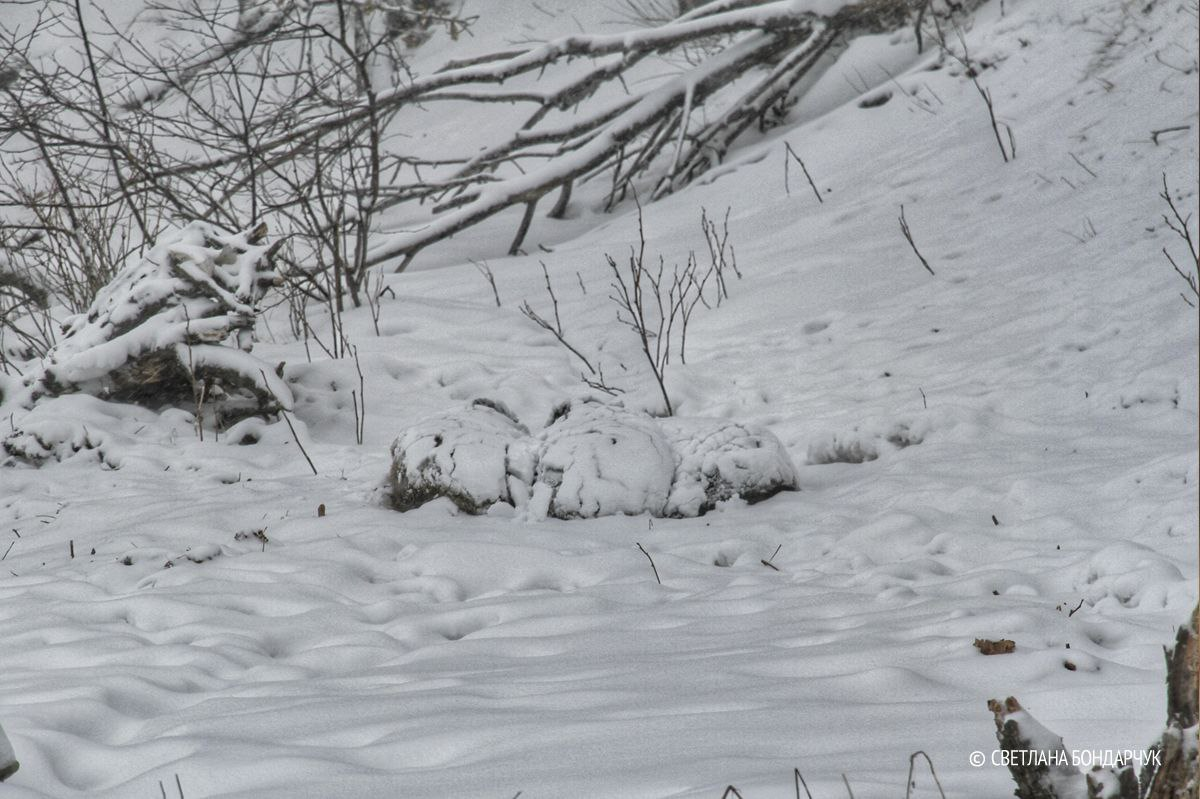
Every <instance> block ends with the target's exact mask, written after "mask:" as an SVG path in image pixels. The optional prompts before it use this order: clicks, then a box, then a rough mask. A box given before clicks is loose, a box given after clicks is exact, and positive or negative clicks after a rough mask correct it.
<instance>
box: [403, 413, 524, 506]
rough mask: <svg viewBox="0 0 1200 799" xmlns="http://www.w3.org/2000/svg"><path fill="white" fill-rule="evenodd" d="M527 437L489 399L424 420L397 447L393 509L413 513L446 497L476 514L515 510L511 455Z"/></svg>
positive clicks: (522, 430) (512, 416)
mask: <svg viewBox="0 0 1200 799" xmlns="http://www.w3.org/2000/svg"><path fill="white" fill-rule="evenodd" d="M528 435H529V430H528V429H527V428H526V427H525V426H524V425H522V424H521V423H520V422H518V421H517V418H516V416H514V415H513V413H512V412H511V411H509V410H508V409H507V408H506V407H504V405H502V404H501V403H498V402H493V401H491V400H484V399H478V400H475V401H474V402H472V403H471V404H470V405H469V406H467V408H466V409H463V410H456V411H447V412H445V413H440V414H435V415H434V416H430V417H428V418H426V419H423V420H421V421H420V422H418V423H417V424H415V425H413V426H412V427H410V428H408V429H407V430H405V431H404V432H403V433H402V434H401V435H400V437H399V438H397V439H396V440H395V442H394V443H393V444H392V469H391V472H390V473H389V475H388V488H389V489H390V494H391V504H392V507H394V508H396V509H397V510H411V509H412V508H416V507H418V506H420V505H424V504H425V503H426V502H429V501H430V500H432V499H435V498H437V497H447V498H448V499H450V500H451V501H452V502H453V503H454V504H455V505H457V506H458V507H459V508H460V509H462V510H464V511H466V512H467V513H473V514H477V513H482V512H484V511H485V510H487V509H488V508H489V507H491V506H492V505H494V504H496V503H497V502H508V503H510V504H511V495H510V491H509V485H508V484H509V467H508V460H509V458H508V451H509V448H510V447H512V446H513V445H514V444H516V443H517V442H518V441H519V440H520V439H521V438H522V437H525V436H528Z"/></svg>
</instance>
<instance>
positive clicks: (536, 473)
mask: <svg viewBox="0 0 1200 799" xmlns="http://www.w3.org/2000/svg"><path fill="white" fill-rule="evenodd" d="M795 488H796V470H795V467H794V466H793V465H792V461H791V459H790V458H789V457H788V454H787V451H786V450H785V449H784V447H783V444H781V443H780V441H779V439H777V438H775V436H774V435H772V434H771V432H770V431H768V430H766V429H763V428H759V427H754V426H750V425H744V424H738V423H735V422H730V421H727V420H722V419H696V418H678V417H675V418H669V419H657V418H654V417H652V416H649V415H647V414H643V413H633V412H631V411H628V410H625V409H623V408H621V407H618V406H613V405H604V404H601V403H599V402H592V401H587V402H579V403H573V404H566V405H563V406H561V407H560V408H559V409H557V410H556V411H555V413H554V415H553V417H552V419H551V420H550V423H549V424H548V425H547V426H546V427H545V428H544V429H542V430H541V431H539V432H538V433H536V434H530V432H529V431H528V429H526V428H525V426H524V425H522V424H521V423H520V422H519V421H517V419H516V417H515V416H513V415H512V413H511V412H510V411H508V410H507V409H506V408H505V407H504V406H503V405H501V404H499V403H496V402H493V401H491V400H475V402H473V403H472V404H471V405H469V406H468V407H466V408H465V409H460V410H453V411H447V412H445V413H440V414H436V415H434V416H431V417H429V418H427V419H423V420H421V421H420V422H418V423H417V424H415V425H413V426H412V427H410V428H409V429H407V430H405V431H404V432H403V433H401V435H400V436H399V437H398V438H397V439H396V441H395V443H393V444H392V468H391V471H390V473H389V475H388V478H387V490H388V493H389V495H390V497H389V499H390V504H391V505H392V507H394V508H396V509H398V510H409V509H412V508H415V507H417V506H419V505H422V504H424V503H426V502H428V501H430V500H432V499H435V498H437V497H446V498H448V499H449V500H450V501H451V502H453V503H454V504H455V505H457V506H458V507H459V508H461V509H462V510H464V511H467V512H468V513H482V512H485V511H486V510H487V509H488V508H490V507H492V506H493V505H495V504H497V503H503V504H507V505H511V506H513V507H516V508H523V509H526V510H528V512H529V513H530V514H531V516H532V517H534V518H544V517H547V516H550V517H556V518H560V519H577V518H591V517H596V516H608V515H616V514H635V515H636V514H641V513H649V514H651V515H652V516H675V517H682V516H699V515H701V514H703V513H706V512H708V511H710V510H712V509H713V508H715V507H716V506H717V504H718V503H720V502H722V501H725V500H728V499H732V498H735V497H740V498H741V499H744V500H746V501H748V502H756V501H759V500H762V499H766V498H767V497H770V496H772V495H774V494H776V493H778V492H780V491H786V490H794V489H795Z"/></svg>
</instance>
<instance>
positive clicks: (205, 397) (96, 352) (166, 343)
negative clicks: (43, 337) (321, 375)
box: [28, 222, 291, 423]
mask: <svg viewBox="0 0 1200 799" xmlns="http://www.w3.org/2000/svg"><path fill="white" fill-rule="evenodd" d="M265 235H266V230H265V228H264V227H262V226H260V227H259V228H257V229H255V230H252V231H247V232H243V233H237V234H230V233H226V232H224V231H221V230H218V229H217V228H215V227H213V226H211V225H207V224H204V223H200V222H194V223H192V224H189V225H188V226H187V227H184V228H182V229H180V230H177V231H174V232H173V233H171V234H168V235H164V236H162V237H161V238H160V240H159V243H158V244H157V245H156V246H155V247H153V248H152V249H151V250H149V251H148V252H147V253H146V254H145V255H144V256H143V257H141V258H140V259H138V260H137V261H136V262H134V263H132V264H131V265H129V266H128V267H126V268H125V269H123V270H122V271H121V272H119V273H118V274H117V276H116V277H115V278H114V279H113V281H112V282H111V283H109V284H108V285H107V286H106V287H105V288H104V289H102V290H101V291H100V293H99V295H98V296H97V297H96V299H95V300H94V301H93V302H92V304H91V306H90V307H89V308H88V310H87V312H86V313H83V314H80V315H78V316H76V317H74V318H73V319H72V320H71V321H70V322H69V323H68V325H67V327H66V333H65V335H64V336H63V338H62V340H61V341H60V342H59V343H58V344H57V345H56V346H54V347H53V348H52V349H51V350H50V352H49V353H48V354H47V356H46V357H45V358H44V359H43V362H42V365H41V369H40V371H39V372H37V373H36V374H33V375H31V377H30V378H29V381H28V383H29V387H30V397H31V399H33V400H36V399H37V398H38V397H39V396H42V395H51V396H57V395H61V394H69V393H74V392H84V393H87V394H92V395H94V396H97V397H100V398H102V399H110V400H114V401H119V402H130V403H135V404H139V405H143V406H146V407H151V408H158V407H164V406H180V407H187V408H191V409H195V408H196V407H197V405H200V406H203V407H204V408H205V409H208V410H211V411H212V412H213V413H215V414H216V418H218V419H219V420H220V422H221V423H228V422H230V421H235V420H237V419H239V418H243V417H246V416H251V415H255V414H266V413H274V412H276V411H278V410H280V408H286V407H290V405H291V399H290V397H291V393H290V392H289V390H288V388H287V386H286V384H284V382H283V381H282V380H280V379H279V378H277V377H276V376H275V374H274V372H273V371H272V370H271V369H270V368H269V367H268V366H267V365H266V364H264V363H263V362H262V361H260V360H258V359H257V358H255V357H254V356H252V355H250V350H251V347H252V346H253V331H254V324H255V320H256V319H257V316H258V303H259V301H260V300H261V299H262V297H263V295H264V294H265V292H266V291H267V289H268V288H269V287H271V286H272V285H274V284H275V280H276V278H275V273H274V271H273V270H272V269H271V267H270V257H269V256H270V248H269V247H268V246H267V245H266V244H265V243H264V242H263V238H264V237H265Z"/></svg>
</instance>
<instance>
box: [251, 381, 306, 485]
mask: <svg viewBox="0 0 1200 799" xmlns="http://www.w3.org/2000/svg"><path fill="white" fill-rule="evenodd" d="M258 373H259V374H260V375H262V379H263V385H264V386H266V387H267V391H270V392H271V396H272V397H275V392H274V391H271V384H270V383H268V382H267V373H266V372H264V371H263V370H262V369H259V370H258ZM275 401H276V402H279V397H275ZM279 415H280V416H282V417H283V421H285V422H287V426H288V430H291V431H292V438H293V439H294V440H295V442H296V446H297V447H299V448H300V453H301V454H302V455H304V460H306V461H308V468H310V469H312V473H313V474H314V475H315V474H316V473H317V467H316V466H314V465H313V462H312V458H310V457H308V451H307V450H306V449H304V445H303V444H301V443H300V436H298V435H296V428H295V427H293V426H292V420H291V419H289V418H288V415H287V411H285V410H284V409H283V405H282V403H280V407H279Z"/></svg>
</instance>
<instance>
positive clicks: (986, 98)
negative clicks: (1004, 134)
mask: <svg viewBox="0 0 1200 799" xmlns="http://www.w3.org/2000/svg"><path fill="white" fill-rule="evenodd" d="M971 82H972V83H974V84H975V89H976V90H977V91H978V92H979V96H980V97H982V98H983V102H984V105H986V106H987V112H988V119H989V120H991V123H992V133H994V134H995V135H996V146H997V147H999V148H1000V155H1001V157H1002V158H1004V163H1006V164H1007V163H1008V161H1009V155H1008V151H1007V150H1005V149H1004V140H1003V139H1001V138H1000V124H999V123H998V122H996V109H995V107H994V106H993V105H992V92H991V90H990V89H985V88H983V86H982V85H980V83H979V78H971ZM1005 127H1008V126H1007V125H1006V126H1005ZM1011 137H1012V129H1011V128H1009V138H1010V139H1011ZM1014 155H1015V153H1014Z"/></svg>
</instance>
